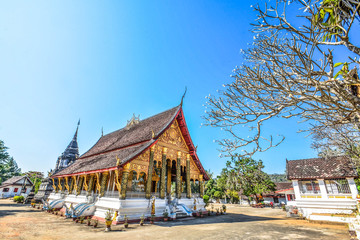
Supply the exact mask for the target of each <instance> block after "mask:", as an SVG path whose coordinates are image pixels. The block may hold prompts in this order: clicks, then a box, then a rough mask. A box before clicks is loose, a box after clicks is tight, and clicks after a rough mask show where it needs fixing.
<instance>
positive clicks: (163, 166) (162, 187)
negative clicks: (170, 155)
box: [160, 147, 167, 198]
mask: <svg viewBox="0 0 360 240" xmlns="http://www.w3.org/2000/svg"><path fill="white" fill-rule="evenodd" d="M166 152H167V148H166V147H164V148H163V153H162V162H161V179H160V198H165V174H166Z"/></svg>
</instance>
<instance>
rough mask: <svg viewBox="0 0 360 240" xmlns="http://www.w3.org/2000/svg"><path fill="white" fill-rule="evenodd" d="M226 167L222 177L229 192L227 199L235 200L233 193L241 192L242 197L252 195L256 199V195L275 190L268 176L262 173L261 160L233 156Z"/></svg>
mask: <svg viewBox="0 0 360 240" xmlns="http://www.w3.org/2000/svg"><path fill="white" fill-rule="evenodd" d="M226 166H227V168H226V169H223V171H222V174H223V175H222V177H223V178H224V179H226V181H225V182H226V184H227V189H229V190H230V192H229V194H228V196H229V197H232V198H235V194H234V192H238V191H240V190H242V192H243V194H244V195H246V196H251V195H254V196H255V198H256V199H257V195H259V194H262V193H264V192H267V191H274V190H275V184H274V183H273V181H271V179H270V177H269V175H267V174H266V173H265V172H263V171H262V169H263V168H264V165H263V163H262V161H261V160H260V161H256V160H254V159H251V158H242V157H240V156H238V155H234V156H233V157H232V158H231V161H228V162H227V163H226ZM231 194H232V195H231Z"/></svg>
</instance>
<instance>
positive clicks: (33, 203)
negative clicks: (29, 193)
mask: <svg viewBox="0 0 360 240" xmlns="http://www.w3.org/2000/svg"><path fill="white" fill-rule="evenodd" d="M35 204H36V201H35V199H33V200H31V206H32V207H33V208H35Z"/></svg>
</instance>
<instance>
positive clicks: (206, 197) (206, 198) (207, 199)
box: [203, 195, 210, 205]
mask: <svg viewBox="0 0 360 240" xmlns="http://www.w3.org/2000/svg"><path fill="white" fill-rule="evenodd" d="M203 200H204V203H205V204H206V205H207V204H208V203H209V200H210V197H209V196H208V195H204V196H203Z"/></svg>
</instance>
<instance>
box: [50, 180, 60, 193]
mask: <svg viewBox="0 0 360 240" xmlns="http://www.w3.org/2000/svg"><path fill="white" fill-rule="evenodd" d="M51 180H52V181H53V185H52V186H53V188H54V190H55V192H56V193H57V192H58V187H57V185H56V184H55V178H52V179H51Z"/></svg>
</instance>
